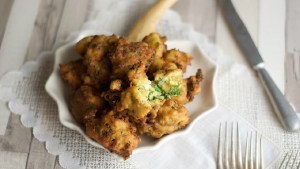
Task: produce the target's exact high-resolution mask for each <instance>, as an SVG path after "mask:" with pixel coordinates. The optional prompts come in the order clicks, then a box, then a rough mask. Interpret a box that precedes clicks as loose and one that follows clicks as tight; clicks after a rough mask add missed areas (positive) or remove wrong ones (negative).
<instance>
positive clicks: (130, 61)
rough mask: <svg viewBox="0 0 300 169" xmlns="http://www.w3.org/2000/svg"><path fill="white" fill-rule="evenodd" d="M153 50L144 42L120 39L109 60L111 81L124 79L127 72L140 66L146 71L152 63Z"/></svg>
mask: <svg viewBox="0 0 300 169" xmlns="http://www.w3.org/2000/svg"><path fill="white" fill-rule="evenodd" d="M153 57H154V50H153V49H152V48H150V47H149V46H148V45H147V44H146V43H144V42H131V43H129V42H128V41H126V40H124V39H120V40H119V41H118V42H117V44H116V49H115V50H114V51H112V53H111V54H110V56H109V58H110V61H111V63H112V79H115V78H117V79H124V77H126V75H127V72H128V71H129V70H131V69H135V68H136V67H139V66H142V67H143V68H145V69H146V70H143V71H144V72H145V71H147V69H148V67H149V66H150V64H151V63H152V62H153Z"/></svg>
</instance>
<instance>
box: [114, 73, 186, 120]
mask: <svg viewBox="0 0 300 169" xmlns="http://www.w3.org/2000/svg"><path fill="white" fill-rule="evenodd" d="M129 74H131V71H130V72H129ZM132 74H133V76H134V75H139V76H134V78H136V79H134V78H133V79H134V80H133V83H132V86H130V87H129V88H127V89H126V90H125V91H123V92H122V93H121V98H120V102H119V104H118V106H117V108H118V111H124V110H127V111H128V115H129V116H130V117H131V118H132V119H133V121H135V122H137V123H145V122H146V121H151V120H152V119H154V118H155V117H156V113H157V111H158V109H159V107H160V106H161V105H162V104H164V101H165V100H166V99H169V98H171V97H173V96H179V95H180V85H181V83H182V80H183V79H182V70H180V69H175V70H168V71H166V70H159V71H157V72H156V73H155V75H154V80H153V81H150V80H149V79H148V78H147V76H146V75H145V73H144V74H138V73H132ZM129 77H131V76H129Z"/></svg>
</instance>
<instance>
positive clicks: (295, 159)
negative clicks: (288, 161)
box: [292, 150, 299, 168]
mask: <svg viewBox="0 0 300 169" xmlns="http://www.w3.org/2000/svg"><path fill="white" fill-rule="evenodd" d="M298 153H299V150H297V152H296V155H295V158H294V160H293V164H292V168H293V167H294V165H295V162H296V161H297V156H298Z"/></svg>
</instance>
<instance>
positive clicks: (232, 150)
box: [231, 122, 236, 169]
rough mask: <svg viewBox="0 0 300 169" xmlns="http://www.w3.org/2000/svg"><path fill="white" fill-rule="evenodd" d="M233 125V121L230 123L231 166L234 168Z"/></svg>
mask: <svg viewBox="0 0 300 169" xmlns="http://www.w3.org/2000/svg"><path fill="white" fill-rule="evenodd" d="M233 129H234V126H233V122H232V123H231V168H232V169H236V153H235V152H236V150H235V145H234V142H235V138H234V131H233Z"/></svg>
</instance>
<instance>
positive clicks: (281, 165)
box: [279, 153, 289, 169]
mask: <svg viewBox="0 0 300 169" xmlns="http://www.w3.org/2000/svg"><path fill="white" fill-rule="evenodd" d="M288 154H289V153H286V154H285V156H284V158H283V160H282V162H281V164H280V166H279V169H281V168H282V167H283V164H284V162H285V159H286V158H287V156H288Z"/></svg>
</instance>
